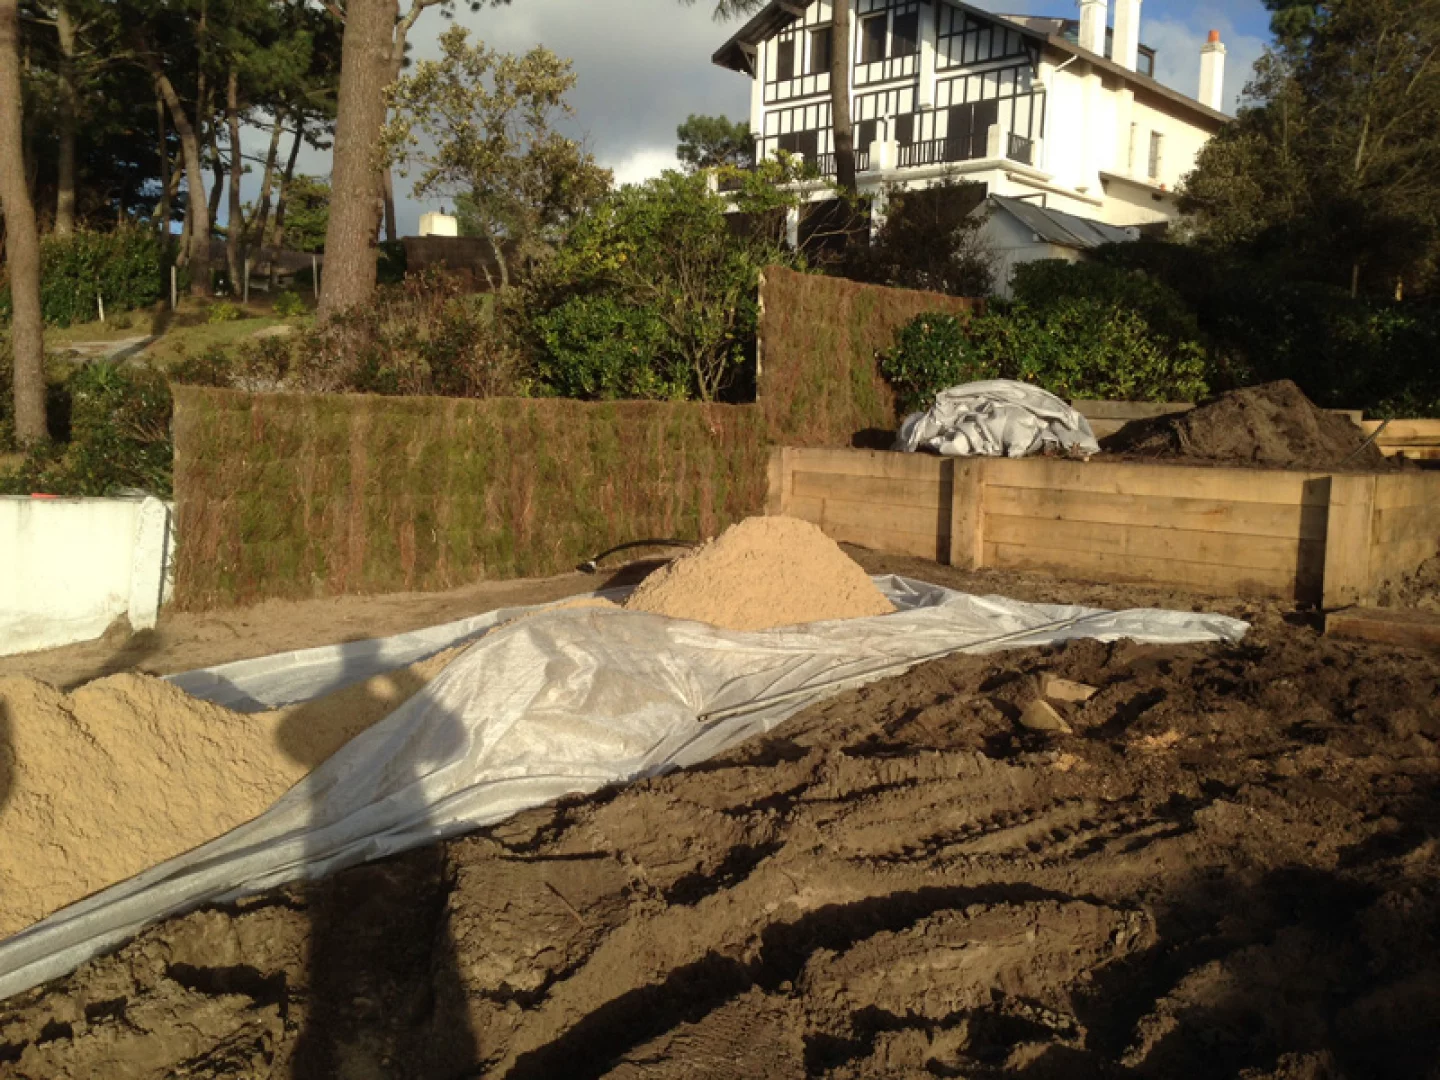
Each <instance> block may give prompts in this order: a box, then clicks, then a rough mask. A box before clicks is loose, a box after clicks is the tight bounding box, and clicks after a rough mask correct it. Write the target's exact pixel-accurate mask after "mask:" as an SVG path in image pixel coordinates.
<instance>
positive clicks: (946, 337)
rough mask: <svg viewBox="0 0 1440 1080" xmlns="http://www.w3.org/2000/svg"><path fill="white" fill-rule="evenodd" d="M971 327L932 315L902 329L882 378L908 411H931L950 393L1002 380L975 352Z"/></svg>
mask: <svg viewBox="0 0 1440 1080" xmlns="http://www.w3.org/2000/svg"><path fill="white" fill-rule="evenodd" d="M970 321H971V320H970V319H969V318H965V317H961V316H957V315H946V314H943V313H940V312H932V313H929V314H925V315H921V316H919V317H918V318H916V319H914V320H912V321H911V322H909V323H907V324H906V325H905V326H903V327H901V328H900V332H899V333H898V334H896V335H895V347H894V348H893V349H891V350H890V351H889V352H887V353H884V354H883V355H882V356H881V357H880V373H881V374H882V375H884V376H885V378H886V379H888V380H889V381H890V384H891V385H892V386H894V387H895V394H896V398H897V401H898V404H899V406H900V408H901V409H902V410H903V411H905V412H916V411H919V410H921V409H927V408H929V407H930V403H931V402H932V401H933V400H934V398H935V395H936V394H937V393H938V392H939V391H941V390H944V389H946V388H947V387H950V386H959V385H960V384H961V383H967V382H978V381H979V380H981V379H995V378H999V376H1000V371H999V369H998V368H997V367H995V366H993V365H992V364H991V363H990V361H989V360H988V359H987V358H985V357H982V356H980V355H979V354H978V353H977V351H976V350H975V349H974V348H972V346H971V338H970V333H969V329H968V324H969V322H970Z"/></svg>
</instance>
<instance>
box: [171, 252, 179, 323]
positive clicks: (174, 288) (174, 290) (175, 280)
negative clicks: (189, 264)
mask: <svg viewBox="0 0 1440 1080" xmlns="http://www.w3.org/2000/svg"><path fill="white" fill-rule="evenodd" d="M179 303H180V272H179V271H178V270H177V269H176V268H175V265H174V264H173V263H172V264H171V265H170V310H171V311H174V310H175V308H176V307H177V306H178V305H179Z"/></svg>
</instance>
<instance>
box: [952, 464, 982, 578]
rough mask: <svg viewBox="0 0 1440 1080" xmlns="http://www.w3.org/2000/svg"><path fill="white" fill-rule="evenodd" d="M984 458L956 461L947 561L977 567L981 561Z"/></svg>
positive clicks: (968, 567) (970, 567)
mask: <svg viewBox="0 0 1440 1080" xmlns="http://www.w3.org/2000/svg"><path fill="white" fill-rule="evenodd" d="M988 501H989V493H988V492H987V491H986V488H985V462H983V461H956V462H955V464H954V471H953V473H952V490H951V496H950V565H951V566H954V567H958V568H959V569H961V570H978V569H980V567H982V566H984V565H985V513H986V505H987V503H988Z"/></svg>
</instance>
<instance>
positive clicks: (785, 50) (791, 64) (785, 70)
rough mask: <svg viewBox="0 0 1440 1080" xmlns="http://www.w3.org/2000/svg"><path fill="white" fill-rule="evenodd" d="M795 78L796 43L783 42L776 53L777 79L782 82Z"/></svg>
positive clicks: (792, 40)
mask: <svg viewBox="0 0 1440 1080" xmlns="http://www.w3.org/2000/svg"><path fill="white" fill-rule="evenodd" d="M794 77H795V41H794V39H791V40H789V41H782V42H780V44H779V47H778V48H777V49H776V51H775V78H776V79H778V80H779V81H780V82H784V81H786V80H787V79H793V78H794Z"/></svg>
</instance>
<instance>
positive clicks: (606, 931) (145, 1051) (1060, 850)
mask: <svg viewBox="0 0 1440 1080" xmlns="http://www.w3.org/2000/svg"><path fill="white" fill-rule="evenodd" d="M1041 672H1051V673H1054V674H1058V675H1061V676H1063V677H1066V678H1072V679H1077V680H1079V681H1082V682H1089V683H1091V684H1092V685H1094V686H1097V687H1098V688H1099V690H1100V692H1099V693H1098V694H1097V695H1096V696H1095V697H1094V698H1093V699H1092V700H1091V701H1090V702H1089V703H1087V704H1085V705H1083V706H1063V707H1062V711H1063V712H1064V714H1065V717H1066V719H1067V722H1068V723H1069V724H1070V726H1071V727H1072V728H1073V734H1070V735H1055V734H1044V733H1034V732H1029V731H1026V730H1024V729H1023V728H1020V727H1019V726H1018V724H1017V723H1016V720H1017V717H1018V715H1019V712H1020V710H1021V708H1023V705H1024V704H1025V703H1026V702H1027V701H1028V700H1030V699H1031V698H1032V697H1033V696H1034V693H1035V678H1036V676H1037V675H1038V674H1039V673H1041ZM1437 743H1440V660H1436V659H1427V658H1419V657H1414V656H1405V655H1404V654H1399V653H1393V652H1385V651H1382V650H1367V649H1364V648H1361V647H1345V646H1338V645H1336V644H1335V643H1331V642H1326V641H1324V640H1323V639H1319V638H1316V637H1315V636H1313V635H1312V634H1310V633H1309V632H1308V631H1298V630H1295V629H1293V628H1286V627H1274V628H1271V629H1270V631H1269V632H1268V634H1267V633H1265V632H1259V633H1257V635H1256V639H1255V640H1254V641H1252V642H1250V643H1248V644H1247V645H1246V646H1245V647H1243V648H1241V649H1223V648H1191V649H1147V648H1143V647H1140V646H1136V645H1132V644H1129V643H1120V644H1117V645H1114V646H1101V645H1098V644H1096V643H1079V644H1073V645H1071V646H1069V647H1067V648H1064V649H1058V650H1038V651H1030V652H1025V653H1015V654H1010V655H1007V656H1004V657H993V658H989V659H978V658H967V657H955V658H951V659H950V660H946V661H941V662H939V663H936V664H931V665H927V666H926V667H924V668H921V669H917V670H916V671H913V672H911V673H909V674H908V675H907V676H905V677H903V678H900V679H895V680H890V681H888V682H885V683H881V684H876V685H874V686H871V687H867V688H864V689H862V690H859V691H855V692H852V693H850V694H846V695H843V696H842V697H840V698H836V699H834V700H832V701H830V702H827V703H824V704H823V705H821V706H818V707H816V708H814V709H811V710H808V711H807V712H806V713H803V714H801V715H799V716H797V717H795V718H794V719H793V720H792V721H790V722H789V723H788V724H786V725H784V726H783V727H782V728H781V729H780V730H778V731H777V732H775V733H773V734H772V735H770V736H768V737H766V738H763V739H759V740H755V741H752V742H751V743H749V744H746V745H745V746H742V747H739V748H737V749H736V750H734V751H732V752H731V753H730V754H728V755H726V756H724V757H722V758H719V759H717V760H714V761H711V762H708V763H706V764H704V765H702V766H699V767H697V768H694V769H691V770H688V771H686V772H683V773H677V774H674V775H671V776H667V777H663V778H659V779H655V780H651V781H647V782H644V783H641V784H636V785H634V786H632V787H629V788H626V789H624V790H614V789H612V790H607V791H604V792H600V793H598V794H597V795H594V796H591V797H588V798H577V799H570V800H564V801H562V802H561V803H558V804H556V805H553V806H549V807H545V808H541V809H538V810H535V811H531V812H528V813H526V814H522V815H520V816H519V817H517V818H515V819H512V820H511V821H509V822H506V823H504V824H502V825H499V826H496V827H494V828H491V829H487V830H483V831H481V832H480V833H477V834H475V835H473V836H471V837H467V838H465V839H462V840H458V841H454V842H451V843H449V844H447V845H444V847H443V859H442V860H441V862H442V865H440V866H439V868H438V869H436V870H433V871H429V870H425V869H424V868H425V867H427V866H430V865H432V864H433V862H434V860H433V859H432V860H431V863H426V862H425V860H424V858H422V854H423V853H422V854H415V855H408V856H402V857H400V858H398V859H394V860H389V861H387V862H385V863H381V864H377V865H376V866H373V867H366V868H360V869H359V870H357V871H352V872H347V873H345V874H341V875H338V876H337V877H336V878H334V879H332V880H331V881H329V882H325V883H322V884H321V885H318V886H315V887H312V888H308V889H300V888H297V889H291V890H285V891H283V892H280V893H277V894H273V895H271V896H268V897H266V898H261V899H260V900H257V901H251V902H248V903H247V904H242V905H239V906H236V907H234V908H229V909H216V910H209V911H202V912H197V913H194V914H192V915H190V916H186V917H185V918H182V919H178V920H172V921H171V922H170V923H168V924H165V925H163V926H160V927H157V928H155V929H153V930H151V931H149V932H147V933H146V934H145V935H142V937H141V938H140V939H138V940H137V941H136V942H134V943H132V944H131V945H130V946H127V947H126V948H125V949H123V950H121V951H120V952H119V953H117V954H116V955H114V956H112V957H107V958H104V959H101V960H99V961H96V962H94V963H92V964H90V965H87V967H86V968H84V969H82V970H81V971H80V972H78V973H77V974H76V975H74V976H72V977H71V978H69V979H66V980H61V981H60V982H59V983H58V984H56V985H55V986H54V987H51V988H48V989H47V990H42V991H38V992H34V993H32V994H29V995H24V996H22V997H21V998H19V999H16V1000H14V1001H11V1002H6V1003H3V1004H0V1077H3V1078H7V1080H8V1078H10V1077H14V1078H22V1077H23V1078H26V1080H31V1078H38V1077H46V1078H50V1077H72V1076H73V1077H76V1078H78V1077H81V1076H90V1075H100V1074H103V1073H104V1072H105V1068H104V1067H103V1066H107V1065H111V1064H113V1063H116V1062H119V1061H122V1060H124V1061H131V1062H136V1061H138V1062H140V1063H141V1065H139V1066H136V1067H130V1066H127V1070H128V1071H126V1072H125V1073H124V1075H130V1076H136V1077H140V1078H142V1080H148V1078H149V1077H151V1076H154V1077H156V1078H158V1077H160V1076H167V1075H184V1076H195V1077H217V1078H218V1077H254V1078H257V1080H258V1078H271V1077H290V1076H294V1075H303V1074H297V1073H296V1072H295V1069H294V1064H295V1063H294V1059H293V1048H294V1045H295V1042H296V1039H297V1033H298V1032H300V1031H303V1030H310V1031H312V1033H313V1031H314V1030H315V1029H316V1027H317V1026H319V1027H321V1028H322V1029H325V1030H326V1031H327V1032H328V1034H329V1036H330V1037H332V1038H334V1039H335V1040H337V1041H338V1042H340V1043H341V1044H343V1047H344V1049H345V1050H346V1051H347V1052H348V1053H349V1054H350V1055H351V1056H350V1058H348V1059H347V1060H351V1061H352V1062H354V1063H357V1064H356V1067H357V1069H359V1070H361V1071H359V1072H357V1074H356V1075H365V1072H364V1070H365V1069H367V1068H368V1069H370V1070H371V1071H370V1074H371V1075H384V1076H397V1077H412V1076H413V1077H437V1076H439V1077H449V1076H453V1077H461V1076H465V1077H478V1078H485V1080H501V1078H505V1080H537V1078H540V1077H566V1078H571V1077H574V1078H596V1080H599V1078H606V1080H642V1078H643V1080H679V1078H681V1077H685V1078H690V1077H714V1078H727V1080H728V1078H732V1077H733V1078H739V1077H777V1078H779V1077H796V1078H800V1077H826V1078H829V1080H871V1078H876V1077H907V1076H914V1077H920V1076H925V1077H931V1076H962V1075H963V1076H974V1077H986V1076H1003V1077H1020V1076H1024V1077H1031V1078H1041V1077H1066V1078H1072V1077H1155V1078H1160V1077H1173V1076H1186V1077H1208V1076H1215V1077H1220V1076H1236V1075H1240V1074H1242V1073H1243V1074H1244V1075H1245V1076H1247V1077H1252V1078H1261V1077H1273V1078H1275V1080H1281V1078H1283V1080H1303V1078H1314V1080H1320V1078H1326V1077H1338V1076H1350V1075H1357V1076H1358V1075H1365V1076H1379V1077H1391V1076H1393V1077H1421V1076H1425V1075H1427V1070H1428V1069H1430V1068H1431V1066H1432V1065H1433V1062H1434V1061H1435V1060H1440V752H1437ZM416 874H421V877H422V879H423V880H421V881H419V882H417V883H415V884H414V885H412V886H410V887H408V888H407V886H406V885H405V883H406V881H407V875H408V876H412V877H413V876H414V875H416ZM426 874H429V875H430V876H428V877H427V876H425V875H426ZM377 889H379V890H380V891H381V892H382V893H384V892H385V890H390V891H391V892H393V896H394V899H393V901H386V902H384V903H380V904H378V905H376V904H373V903H372V904H370V905H369V906H370V907H371V908H373V909H374V919H375V922H374V932H375V934H376V935H377V936H376V937H374V938H373V939H372V938H369V937H367V938H366V940H367V941H369V940H376V941H383V940H384V935H385V934H386V933H387V932H389V933H395V934H396V935H397V941H399V940H403V941H404V942H405V946H404V950H403V957H402V958H403V960H404V963H403V964H400V965H398V966H396V967H395V970H394V972H393V973H392V975H391V976H390V982H388V983H387V982H384V980H379V981H377V977H376V975H375V972H374V970H373V969H374V961H373V959H372V958H370V957H367V956H366V955H364V952H363V950H356V955H354V956H353V957H344V956H342V957H340V962H342V963H353V965H354V967H355V979H354V982H355V985H356V986H357V987H364V991H363V993H364V996H366V997H367V998H370V999H373V1000H369V1001H368V1002H367V1003H366V1004H365V1005H364V1006H363V1008H362V1007H361V1006H358V1005H357V1006H354V1007H353V1008H352V1007H351V1006H350V1005H348V1004H347V1003H344V1002H342V1003H340V1004H339V1006H338V1012H337V1006H336V1004H335V1003H329V1005H328V1006H326V1008H328V1009H329V1011H328V1012H327V1011H325V1009H323V1008H322V1007H321V1005H320V1004H319V1003H316V1002H313V1001H311V1000H309V998H308V996H307V994H308V992H307V987H306V985H305V972H306V967H305V956H306V950H307V949H308V948H309V938H308V936H307V935H308V934H309V933H310V929H309V928H310V919H309V918H307V912H313V911H314V910H315V908H316V907H317V905H322V904H330V905H337V904H338V905H345V904H347V903H355V904H359V903H360V902H361V901H362V899H363V898H365V897H373V896H374V895H375V893H376V890H377ZM417 889H418V890H419V891H418V892H417V891H416V890H417ZM387 895H389V894H387ZM387 903H388V905H389V906H388V907H387V906H386V905H387ZM443 943H453V946H451V945H445V944H443ZM427 972H428V973H430V974H429V977H428V978H427ZM441 972H444V973H445V975H444V977H443V978H441V977H439V974H438V973H441ZM341 975H342V976H343V975H345V973H344V972H342V973H341ZM446 988H449V989H446ZM347 1009H349V1010H350V1013H348V1014H347V1013H346V1010H347ZM356 1015H361V1016H370V1017H374V1018H376V1019H374V1020H373V1021H372V1023H371V1024H370V1026H369V1027H368V1028H366V1027H364V1026H363V1025H361V1026H360V1028H359V1029H358V1030H359V1032H360V1033H359V1034H357V1026H356V1024H355V1023H354V1021H355V1016H356ZM390 1016H398V1017H405V1018H408V1019H407V1022H406V1023H405V1024H404V1025H399V1024H398V1023H391V1022H389V1021H387V1020H386V1017H390ZM327 1024H328V1025H330V1027H329V1028H326V1025H327ZM332 1029H333V1030H332ZM456 1033H460V1034H459V1035H457V1034H456ZM362 1035H363V1037H362ZM460 1036H463V1037H460ZM97 1069H98V1071H97ZM147 1069H149V1071H146V1070H147ZM116 1075H120V1073H116Z"/></svg>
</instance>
